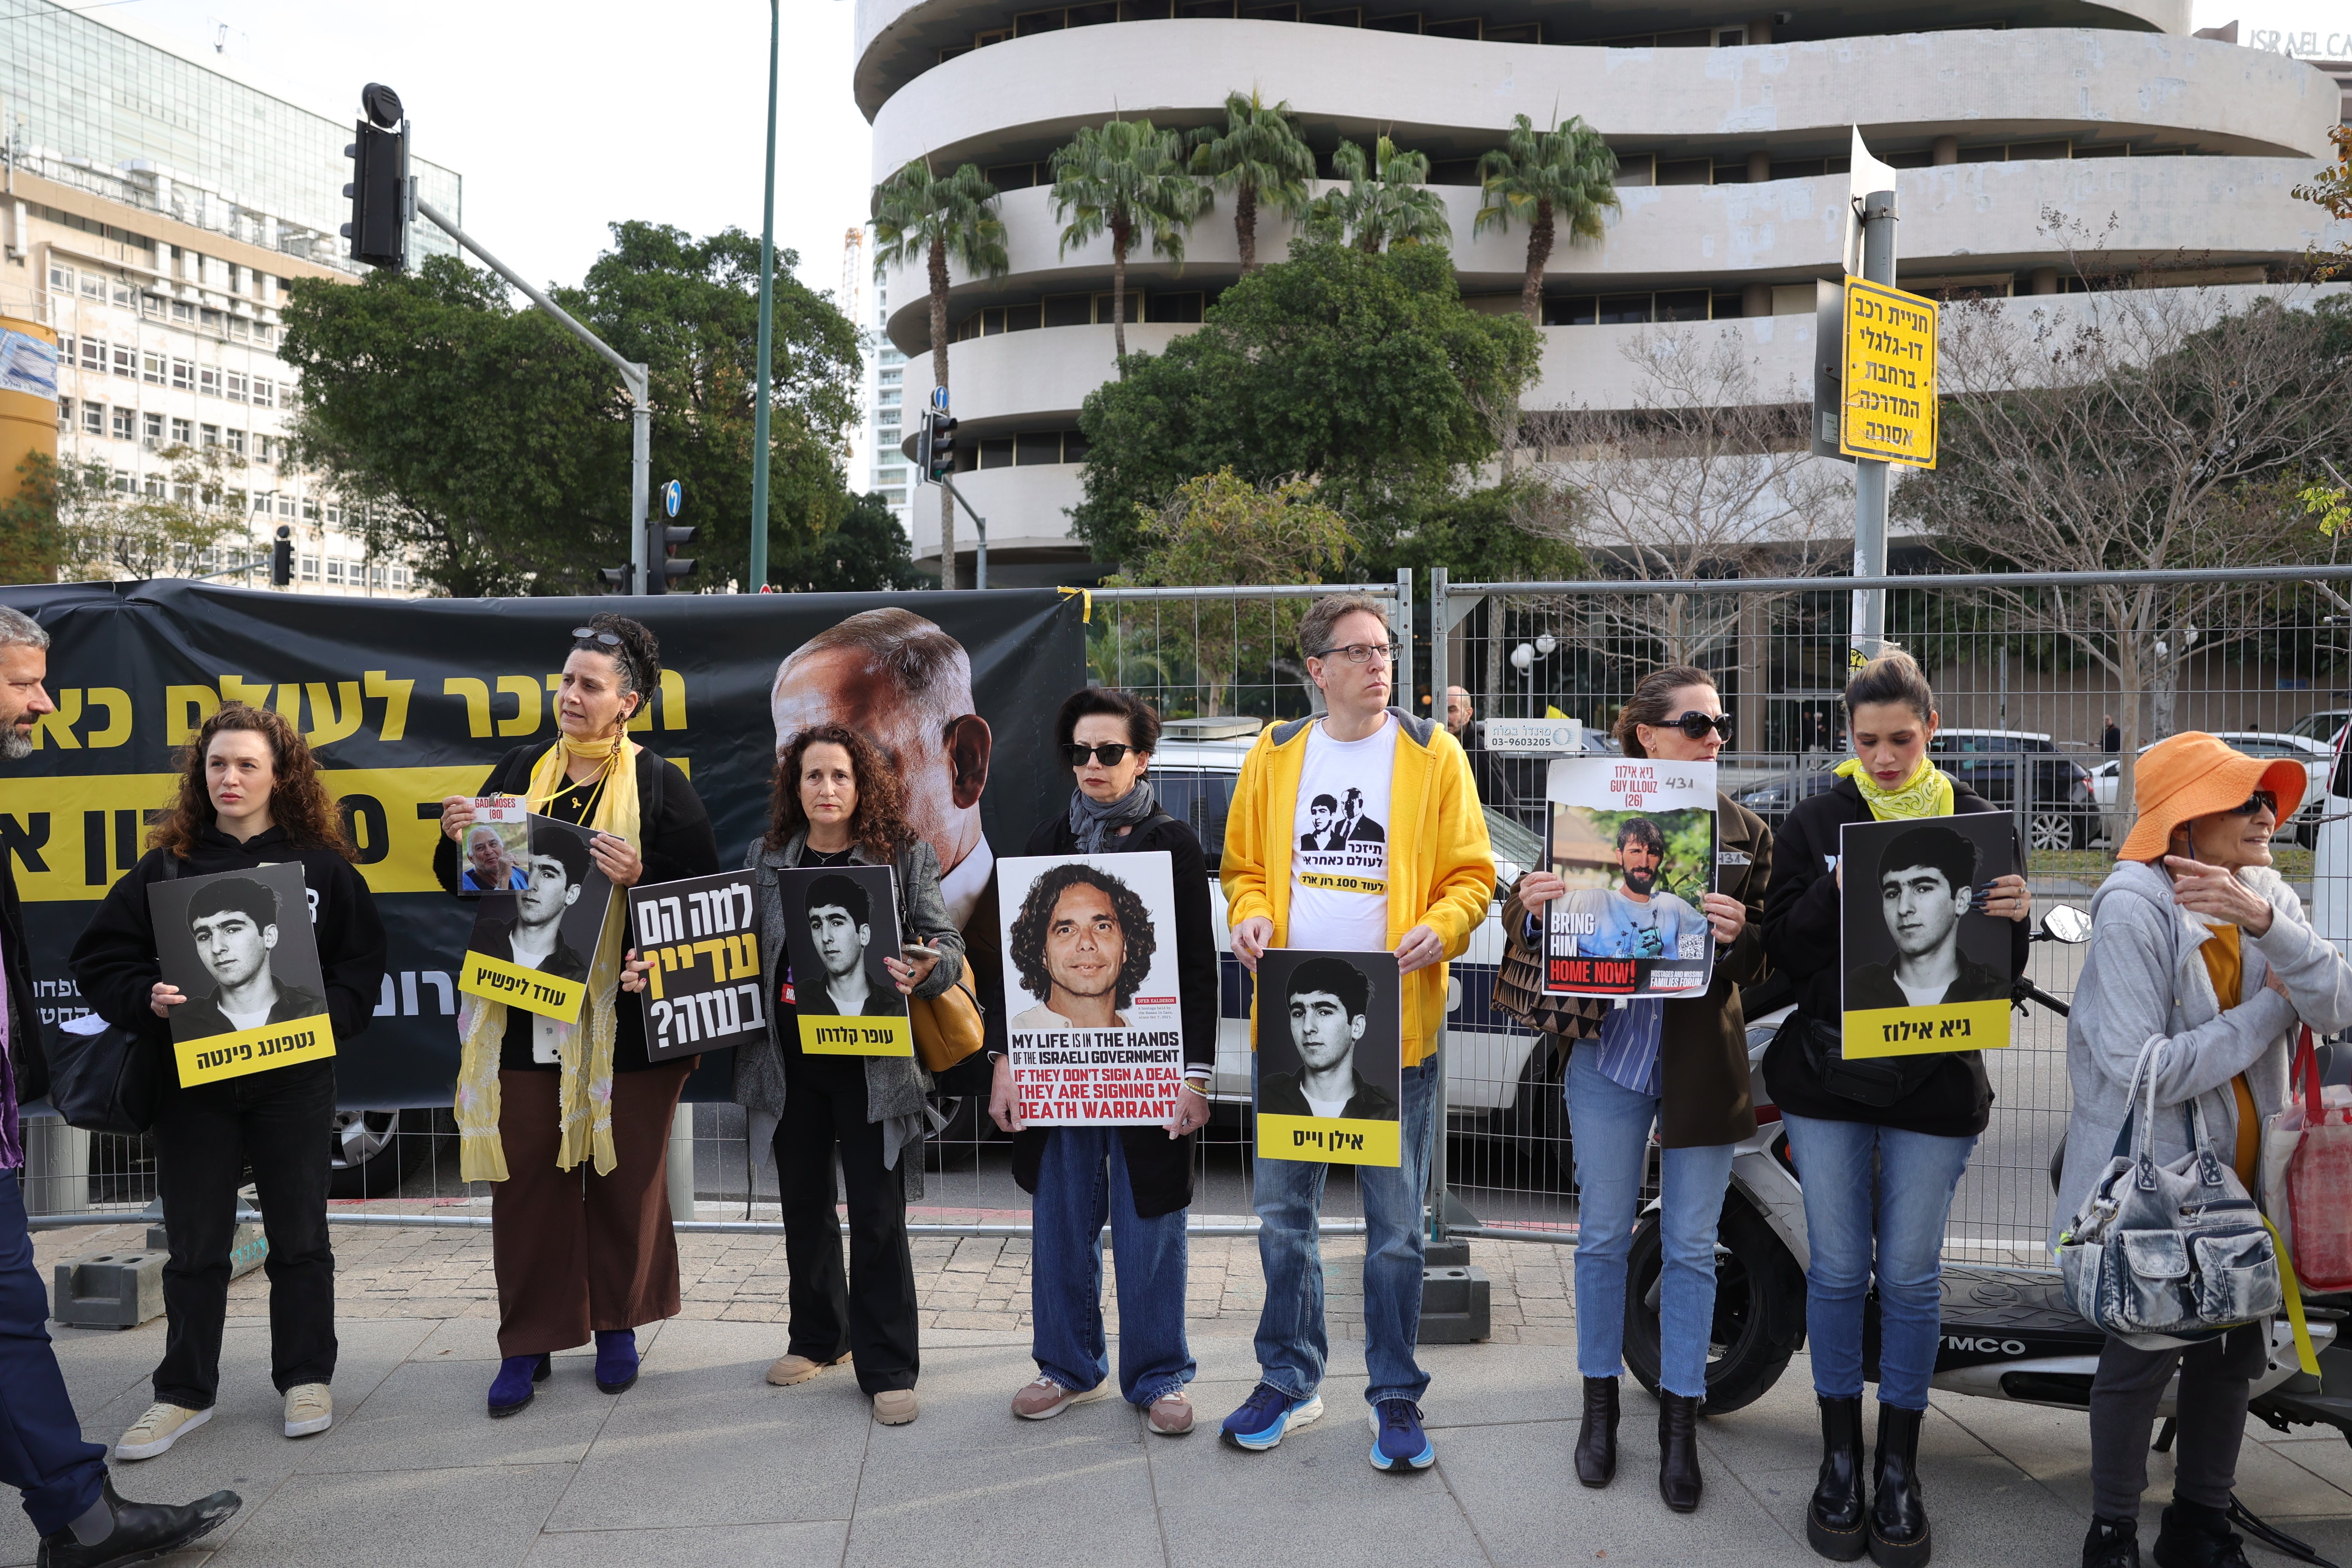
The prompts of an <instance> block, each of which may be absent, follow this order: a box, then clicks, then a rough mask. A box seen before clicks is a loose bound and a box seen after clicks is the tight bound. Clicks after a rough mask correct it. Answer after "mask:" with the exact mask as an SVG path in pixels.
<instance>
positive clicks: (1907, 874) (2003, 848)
mask: <svg viewBox="0 0 2352 1568" xmlns="http://www.w3.org/2000/svg"><path fill="white" fill-rule="evenodd" d="M1838 867H1839V871H1840V879H1841V882H1842V884H1843V886H1842V889H1841V892H1840V902H1839V908H1838V917H1839V918H1838V934H1839V939H1840V945H1841V948H1842V950H1843V951H1842V953H1841V961H1842V963H1843V973H1844V976H1845V1017H1844V1028H1845V1054H1846V1055H1847V1056H1849V1057H1897V1056H1916V1055H1918V1054H1920V1053H1922V1052H1927V1051H1983V1050H1995V1049H1998V1048H2000V1047H2003V1046H2006V1045H2008V1044H2009V1009H2010V973H2009V954H2010V922H2009V921H2005V920H2001V919H2000V918H1998V917H1997V916H1993V915H1989V914H1986V913H1985V912H1984V900H1985V899H1986V897H1987V895H1988V892H1989V890H1990V886H1991V883H1992V882H1993V880H1994V879H1996V878H1999V877H2005V876H2008V875H2009V874H2011V872H2013V871H2015V870H2017V869H2018V853H2017V826H2016V824H2015V823H2014V822H2012V821H2011V819H2010V818H2009V817H2008V816H2005V815H2002V814H2000V813H1995V812H1973V813H1969V814H1968V815H1966V816H1923V817H1910V818H1905V819H1900V820H1896V821H1893V822H1849V823H1847V824H1846V825H1845V826H1844V827H1843V828H1842V829H1841V830H1840V831H1839V834H1838Z"/></svg>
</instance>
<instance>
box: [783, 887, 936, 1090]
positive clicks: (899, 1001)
mask: <svg viewBox="0 0 2352 1568" xmlns="http://www.w3.org/2000/svg"><path fill="white" fill-rule="evenodd" d="M776 890H777V892H778V893H779V894H781V895H782V899H783V905H784V955H785V957H786V958H787V959H788V960H790V962H791V963H792V1004H793V1010H794V1011H795V1012H797V1013H798V1014H799V1015H800V1037H801V1049H802V1050H803V1051H806V1052H807V1053H808V1054H809V1055H811V1056H832V1057H911V1056H913V1055H914V1054H915V1026H914V1024H913V1022H912V1021H911V1020H910V1019H909V1018H908V1016H907V998H906V995H905V994H904V993H903V992H901V991H900V990H899V989H898V982H896V981H894V980H892V979H891V978H890V972H889V971H888V970H887V969H885V968H883V967H882V961H883V960H884V959H885V958H888V957H894V956H897V955H898V878H897V876H896V875H895V874H894V873H893V872H892V871H891V869H890V868H889V867H887V866H808V867H796V868H793V869H790V870H785V871H779V872H777V873H776Z"/></svg>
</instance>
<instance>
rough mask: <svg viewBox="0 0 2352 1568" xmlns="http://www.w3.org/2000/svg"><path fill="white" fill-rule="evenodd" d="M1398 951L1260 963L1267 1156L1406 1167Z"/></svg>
mask: <svg viewBox="0 0 2352 1568" xmlns="http://www.w3.org/2000/svg"><path fill="white" fill-rule="evenodd" d="M1401 995H1402V987H1401V986H1400V985H1399V984H1398V976H1397V961H1396V954H1394V953H1392V952H1379V951H1376V950H1375V951H1368V952H1328V951H1315V950H1310V949H1306V948H1273V949H1269V950H1268V951H1267V952H1265V954H1264V955H1263V956H1261V957H1260V958H1259V959H1258V961H1257V1009H1256V1012H1257V1153H1258V1158H1259V1159H1261V1160H1328V1161H1334V1162H1337V1163H1341V1164H1349V1165H1396V1164H1399V1163H1402V1159H1401V1150H1402V1144H1401V1142H1400V1139H1399V1136H1398V1122H1397V1115H1398V1110H1397V1108H1398V1107H1399V1105H1401V1104H1402V1101H1403V1095H1404V1058H1403V1056H1402V1052H1401V1051H1400V1049H1399V1045H1398V1041H1399V1038H1400V1037H1401V1036H1402V1032H1403V1030H1402V1017H1403V1015H1402V1010H1401V1006H1400V1001H1399V998H1400V997H1401Z"/></svg>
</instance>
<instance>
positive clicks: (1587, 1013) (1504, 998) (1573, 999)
mask: <svg viewBox="0 0 2352 1568" xmlns="http://www.w3.org/2000/svg"><path fill="white" fill-rule="evenodd" d="M1495 1011H1496V1012H1497V1013H1500V1014H1502V1015H1503V1016H1505V1017H1507V1018H1508V1019H1510V1020H1511V1021H1512V1022H1513V1023H1515V1024H1517V1025H1519V1026H1522V1027H1524V1028H1528V1029H1533V1030H1534V1031H1535V1032H1536V1033H1537V1034H1538V1035H1557V1036H1559V1038H1560V1042H1561V1043H1562V1044H1563V1045H1573V1044H1574V1043H1575V1042H1577V1041H1578V1040H1591V1039H1598V1038H1599V1037H1600V1036H1601V1020H1602V1019H1603V1018H1605V1017H1607V1016H1609V998H1607V997H1606V996H1562V995H1558V994H1550V993H1547V992H1546V991H1545V990H1544V987H1543V955H1542V953H1541V952H1538V950H1536V949H1534V948H1532V947H1530V946H1529V945H1528V942H1527V941H1526V939H1525V936H1524V935H1523V933H1522V932H1520V931H1505V932H1504V933H1503V962H1502V963H1501V964H1500V965H1499V966H1498V967H1497V968H1496V971H1495Z"/></svg>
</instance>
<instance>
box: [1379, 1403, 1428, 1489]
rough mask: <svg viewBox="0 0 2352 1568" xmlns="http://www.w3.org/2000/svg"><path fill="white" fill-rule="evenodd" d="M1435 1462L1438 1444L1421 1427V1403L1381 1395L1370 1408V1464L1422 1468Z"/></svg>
mask: <svg viewBox="0 0 2352 1568" xmlns="http://www.w3.org/2000/svg"><path fill="white" fill-rule="evenodd" d="M1435 1463H1437V1445H1436V1444H1434V1443H1433V1442H1431V1441H1430V1440H1429V1434H1428V1433H1426V1432H1424V1431H1423V1430H1422V1429H1421V1406H1420V1405H1415V1404H1414V1403H1413V1402H1412V1400H1410V1399H1383V1400H1381V1402H1380V1404H1379V1405H1375V1406H1373V1408H1372V1468H1374V1469H1376V1470H1390V1471H1393V1470H1396V1469H1398V1468H1404V1469H1410V1470H1425V1469H1427V1468H1429V1467H1430V1466H1432V1465H1433V1464H1435Z"/></svg>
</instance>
